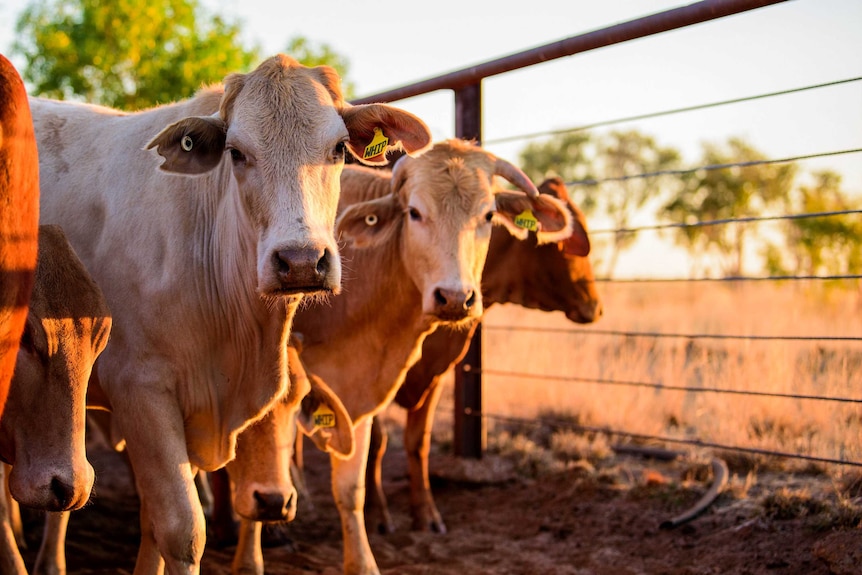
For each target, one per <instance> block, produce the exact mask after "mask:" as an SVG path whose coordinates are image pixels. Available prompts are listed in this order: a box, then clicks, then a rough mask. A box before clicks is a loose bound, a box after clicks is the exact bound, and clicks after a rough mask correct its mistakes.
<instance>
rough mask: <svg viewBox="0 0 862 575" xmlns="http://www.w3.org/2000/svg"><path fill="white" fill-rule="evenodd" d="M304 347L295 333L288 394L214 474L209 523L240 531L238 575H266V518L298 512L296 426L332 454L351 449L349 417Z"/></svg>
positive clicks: (223, 534) (221, 532) (229, 533)
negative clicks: (308, 366)
mask: <svg viewBox="0 0 862 575" xmlns="http://www.w3.org/2000/svg"><path fill="white" fill-rule="evenodd" d="M301 347H302V344H301V341H300V339H299V338H294V337H293V336H291V344H290V345H289V346H288V354H289V358H290V360H289V366H290V381H291V389H290V392H289V393H288V395H287V396H286V397H285V398H284V399H283V400H282V401H280V402H278V403H277V404H276V405H275V406H274V407H273V408H272V409H271V410H270V411H269V413H267V415H266V416H265V417H263V418H262V419H261V420H260V421H258V422H256V423H255V424H253V425H251V426H249V427H248V428H246V429H245V430H244V431H243V432H242V434H240V436H239V438H238V439H237V447H236V458H235V459H233V460H232V461H231V462H230V463H228V464H227V466H225V467H224V468H223V469H220V470H218V471H216V472H214V473H212V474H211V480H212V482H213V487H214V492H215V493H214V494H215V497H214V505H213V513H212V515H211V517H210V527H211V528H212V530H213V532H214V533H216V534H217V535H218V536H219V537H220V538H221V541H222V543H226V542H229V541H233V540H235V539H236V538H237V535H238V539H239V540H238V542H237V548H236V553H235V555H234V560H233V565H232V570H231V572H232V573H234V574H237V575H240V574H241V575H251V574H258V575H263V572H264V571H263V553H262V551H261V533H262V524H263V522H271V521H293V519H294V517H295V516H296V507H297V493H296V489H295V487H294V481H293V478H292V473H295V471H292V468H293V457H292V456H293V446H294V434H295V433H296V430H297V428H298V429H299V430H300V431H301V432H302V433H304V434H305V435H308V436H310V437H312V439H313V440H314V442H315V444H316V445H317V447H318V448H319V449H321V450H322V451H324V452H328V453H330V454H332V456H334V457H337V458H340V459H343V458H346V457H350V456H351V455H352V454H353V450H354V442H353V427H352V425H351V421H350V417H349V416H348V414H347V411H346V410H345V408H344V406H343V405H342V403H341V401H340V400H339V399H338V397H337V396H336V395H335V394H334V393H333V392H332V390H330V389H329V387H328V386H327V385H326V384H325V383H324V382H323V381H322V380H321V379H320V378H319V377H316V376H315V375H313V374H309V373H308V372H307V371H306V370H305V368H304V366H303V364H302V361H301V360H300V357H299V353H300V349H301ZM294 387H295V388H296V391H294ZM231 483H232V485H233V487H234V488H233V489H231V488H230V486H231ZM231 494H232V495H231ZM231 498H232V501H233V510H235V511H236V512H237V514H239V516H240V525H239V531H238V534H237V532H236V529H235V526H234V522H233V514H232V512H231V505H230V503H231Z"/></svg>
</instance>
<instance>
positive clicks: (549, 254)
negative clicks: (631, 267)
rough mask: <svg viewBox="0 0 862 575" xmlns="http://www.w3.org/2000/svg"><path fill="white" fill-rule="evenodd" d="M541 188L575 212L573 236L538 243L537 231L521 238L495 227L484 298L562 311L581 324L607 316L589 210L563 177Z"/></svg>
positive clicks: (540, 189)
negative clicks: (597, 281)
mask: <svg viewBox="0 0 862 575" xmlns="http://www.w3.org/2000/svg"><path fill="white" fill-rule="evenodd" d="M539 191H540V192H541V193H543V194H548V195H551V196H553V197H555V198H557V199H559V200H560V201H563V202H565V203H566V205H567V206H568V208H569V210H570V212H571V213H572V216H573V223H574V228H573V231H572V235H571V236H570V237H568V238H566V239H564V240H561V241H559V242H552V243H545V244H542V245H538V239H537V237H536V236H535V235H533V234H531V235H530V237H529V238H528V239H527V240H525V241H522V242H519V241H517V240H515V239H514V238H513V237H512V236H511V235H510V234H507V233H505V232H503V231H501V230H499V229H497V230H494V232H493V233H492V234H491V247H490V249H489V250H488V260H487V262H486V263H485V269H484V271H483V272H482V296H483V297H484V298H485V301H486V302H498V303H516V304H518V305H522V306H524V307H528V308H533V309H540V310H543V311H562V312H564V313H565V314H566V317H568V318H569V319H570V320H571V321H574V322H578V323H591V322H593V321H596V320H597V319H599V317H601V315H602V303H601V299H600V298H599V294H598V291H597V290H596V284H595V278H594V276H593V268H592V266H591V265H590V259H589V253H590V239H589V236H588V234H587V223H586V219H585V218H584V214H583V212H581V210H579V209H578V207H577V206H576V205H575V204H574V203H573V202H572V201H571V199H570V198H569V195H568V191H567V190H566V185H565V183H564V182H563V181H562V180H561V179H560V178H549V179H547V180H545V181H544V182H542V184H541V185H540V186H539Z"/></svg>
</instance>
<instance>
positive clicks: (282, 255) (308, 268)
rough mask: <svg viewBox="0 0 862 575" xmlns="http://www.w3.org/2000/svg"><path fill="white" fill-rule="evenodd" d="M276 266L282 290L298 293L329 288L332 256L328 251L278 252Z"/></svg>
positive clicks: (293, 249) (287, 250)
mask: <svg viewBox="0 0 862 575" xmlns="http://www.w3.org/2000/svg"><path fill="white" fill-rule="evenodd" d="M275 266H276V271H277V274H278V280H279V282H280V284H281V289H282V290H285V291H289V292H296V293H299V292H314V291H320V290H323V289H325V288H326V286H327V281H326V280H327V276H328V275H329V271H330V269H331V267H332V254H331V253H330V251H329V250H328V249H314V248H288V249H283V250H278V251H277V252H276V253H275Z"/></svg>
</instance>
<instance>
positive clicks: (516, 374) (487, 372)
mask: <svg viewBox="0 0 862 575" xmlns="http://www.w3.org/2000/svg"><path fill="white" fill-rule="evenodd" d="M473 371H474V372H478V373H481V374H482V375H496V376H499V377H516V378H522V379H540V380H544V381H556V382H566V383H595V384H598V385H621V386H626V387H642V388H648V389H654V390H656V391H685V392H691V393H724V394H728V395H746V396H753V397H769V398H780V399H801V400H812V401H830V402H835V403H851V404H859V405H862V398H853V397H834V396H823V395H808V394H798V393H778V392H771V391H756V390H743V389H727V388H720V387H692V386H685V385H667V384H664V383H654V382H647V381H625V380H616V379H605V378H592V377H572V376H563V375H544V374H539V373H525V372H516V371H504V370H497V369H487V368H483V369H481V370H477V369H474V370H473Z"/></svg>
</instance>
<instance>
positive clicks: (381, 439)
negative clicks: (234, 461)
mask: <svg viewBox="0 0 862 575" xmlns="http://www.w3.org/2000/svg"><path fill="white" fill-rule="evenodd" d="M539 191H540V192H542V193H545V194H550V195H552V196H554V197H556V198H558V199H560V200H561V201H563V202H566V204H567V205H568V207H569V209H570V210H571V212H572V216H573V218H574V223H575V229H574V232H573V233H572V235H571V237H569V238H568V239H566V240H564V241H561V242H558V243H556V244H553V243H548V244H543V245H537V242H536V239H535V237H531V238H530V239H529V240H528V241H517V240H515V239H514V238H513V237H512V236H511V235H510V234H507V233H505V232H503V231H502V230H500V229H495V230H494V231H493V232H492V233H491V245H490V248H489V250H488V259H487V260H486V263H485V269H484V271H483V272H482V300H483V302H484V303H485V309H486V310H487V309H488V308H489V307H491V306H492V305H494V304H495V303H515V304H518V305H521V306H524V307H527V308H532V309H539V310H543V311H562V312H564V313H565V314H566V317H567V318H568V319H569V320H571V321H573V322H576V323H581V324H584V323H591V322H593V321H596V320H597V319H599V318H600V317H601V315H602V313H603V310H602V304H601V299H600V297H599V294H598V291H597V290H596V287H595V280H594V276H593V271H592V266H591V265H590V260H589V257H588V256H589V252H590V241H589V236H588V233H587V225H586V219H585V217H584V214H583V212H581V210H580V209H578V207H577V206H576V205H575V204H574V203H573V202H572V200H571V199H570V198H569V194H568V191H567V190H566V185H565V182H563V180H562V179H561V178H558V177H553V178H548V179H546V180H545V181H544V182H542V183H541V185H539ZM478 323H479V322H478V321H477V322H475V323H474V325H473V326H471V327H470V328H469V329H467V330H463V329H462V330H453V329H451V328H449V327H448V326H446V325H440V326H438V328H437V329H436V330H435V331H434V332H433V333H431V334H430V335H428V337H426V338H425V341H424V342H423V343H422V358H421V359H420V360H419V361H418V362H417V363H416V364H414V365H413V367H411V368H410V370H409V371H408V372H407V376H406V377H405V379H404V383H403V384H402V385H401V387H400V388H399V389H398V392H397V393H396V395H395V403H397V404H398V405H400V406H401V407H403V408H404V409H406V410H407V420H406V425H405V428H404V448H405V450H406V451H407V462H408V474H409V477H410V511H411V515H412V528H413V529H414V530H419V531H425V530H430V531H435V532H439V533H445V532H446V525H445V523H444V522H443V519H442V517H441V516H440V512H439V511H438V510H437V506H436V505H435V504H434V498H433V496H432V494H431V482H430V478H429V475H428V454H429V451H430V449H431V429H432V426H433V423H434V411H435V408H436V406H437V402H438V400H439V398H440V393H441V392H442V390H443V386H442V381H443V377H444V375H445V374H446V373H447V372H448V371H449V370H451V369H452V368H453V367H454V365H455V364H456V363H458V362H459V361H461V359H463V357H464V355H465V354H466V353H467V348H468V347H469V345H470V340H471V338H472V337H473V333H474V332H475V329H476V325H478ZM386 443H387V440H386V435H385V430H384V428H383V427H382V425H381V424H380V422H379V421H378V420H377V418H375V420H374V424H373V426H372V439H371V449H370V452H369V459H368V467H367V475H366V485H367V486H368V495H367V498H366V520H367V521H368V524H369V525H371V526H376V528H377V530H378V531H379V532H381V533H391V532H392V531H393V530H394V525H393V523H392V519H391V516H390V514H389V511H388V508H387V506H386V497H385V495H384V492H383V486H382V484H381V477H382V471H381V464H382V458H383V454H384V453H385V451H386Z"/></svg>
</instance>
